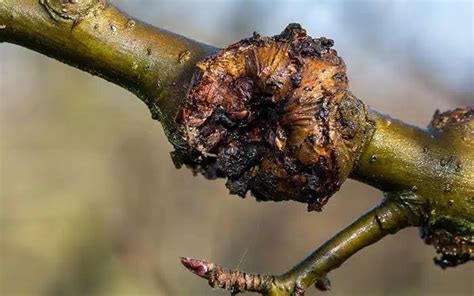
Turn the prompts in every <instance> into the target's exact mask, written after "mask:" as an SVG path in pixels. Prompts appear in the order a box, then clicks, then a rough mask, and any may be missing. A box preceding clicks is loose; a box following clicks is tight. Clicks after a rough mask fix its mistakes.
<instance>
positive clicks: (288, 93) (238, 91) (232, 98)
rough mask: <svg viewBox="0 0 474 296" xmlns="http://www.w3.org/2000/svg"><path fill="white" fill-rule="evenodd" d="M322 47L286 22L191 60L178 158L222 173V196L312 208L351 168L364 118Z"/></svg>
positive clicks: (335, 61)
mask: <svg viewBox="0 0 474 296" xmlns="http://www.w3.org/2000/svg"><path fill="white" fill-rule="evenodd" d="M332 45H333V41H332V40H330V39H326V38H324V37H321V38H317V39H313V38H311V37H310V36H308V35H307V34H306V31H305V30H304V29H303V28H301V26H300V25H298V24H290V25H289V26H288V27H287V28H286V29H285V30H284V31H283V32H282V33H281V34H280V35H276V36H273V37H261V36H260V35H258V34H256V33H255V34H254V36H253V37H251V38H248V39H244V40H242V41H240V42H238V43H235V44H233V45H231V46H229V47H228V48H226V49H223V50H221V51H219V52H218V53H216V54H214V55H213V56H211V57H209V58H207V59H206V60H204V61H202V62H200V63H199V64H198V65H197V68H198V70H197V72H196V74H195V76H194V78H193V84H192V87H191V89H190V91H189V93H188V95H187V98H186V102H185V104H184V107H183V109H182V110H181V112H180V114H179V116H178V118H177V123H178V124H179V126H180V129H181V131H182V134H183V138H184V140H185V142H186V143H187V147H186V148H185V149H184V150H185V152H184V154H185V156H184V157H183V155H180V157H181V159H183V158H184V164H185V165H187V166H188V167H190V168H192V169H193V170H194V172H196V173H201V174H203V175H204V176H205V177H207V178H210V179H213V178H220V177H223V178H227V180H228V181H227V184H226V185H227V187H228V188H229V190H230V192H231V193H232V194H238V195H240V196H242V197H244V196H245V195H246V193H247V192H248V191H250V192H251V193H252V194H253V195H254V196H255V197H256V198H257V200H273V201H281V200H296V201H299V202H304V203H307V204H308V210H316V211H320V210H321V208H322V206H323V205H324V204H325V203H326V202H327V201H328V199H329V197H330V196H331V195H332V194H333V193H334V192H336V191H337V190H338V189H339V188H340V186H341V184H342V183H343V182H344V180H345V179H346V178H347V177H348V175H349V173H350V172H351V170H352V167H353V165H354V162H355V161H356V160H357V158H358V156H359V154H360V151H361V148H362V146H363V143H364V140H365V139H366V138H367V135H366V131H367V128H366V127H367V126H368V119H367V108H366V106H365V105H364V104H363V103H362V102H361V101H359V100H358V99H356V98H355V97H353V96H352V95H351V94H350V92H349V91H348V80H347V76H346V66H345V64H344V61H343V60H342V59H341V58H340V57H339V56H338V55H337V52H336V51H335V50H334V49H332V48H331V47H332ZM181 154H182V152H181Z"/></svg>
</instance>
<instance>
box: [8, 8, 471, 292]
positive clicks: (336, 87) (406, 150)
mask: <svg viewBox="0 0 474 296" xmlns="http://www.w3.org/2000/svg"><path fill="white" fill-rule="evenodd" d="M0 42H11V43H15V44H18V45H21V46H25V47H27V48H30V49H32V50H35V51H37V52H41V53H43V54H45V55H47V56H49V57H52V58H55V59H57V60H60V61H62V62H64V63H66V64H69V65H71V66H73V67H76V68H79V69H82V70H85V71H88V72H89V73H91V74H94V75H97V76H100V77H102V78H104V79H106V80H108V81H110V82H112V83H115V84H117V85H120V86H122V87H124V88H126V89H128V90H130V91H131V92H133V93H134V94H136V95H137V96H138V97H139V98H140V99H141V100H142V101H144V102H145V103H146V104H147V106H148V107H149V108H150V111H151V113H152V117H153V118H154V119H157V120H159V121H160V122H161V123H162V124H163V127H164V129H165V131H166V134H167V136H168V139H169V140H170V142H171V143H172V144H173V145H174V147H175V150H176V151H175V153H174V160H175V161H176V164H177V165H178V166H179V165H182V164H186V165H187V166H189V167H191V168H193V169H194V170H195V171H198V172H200V173H203V174H204V175H205V176H207V177H208V178H217V177H225V178H227V179H228V184H227V185H228V187H229V189H230V191H231V193H233V194H239V195H241V196H245V194H246V192H247V191H251V192H252V193H253V194H254V195H255V196H256V197H257V198H258V199H260V200H274V201H280V200H296V201H300V202H305V203H308V209H309V210H321V207H322V206H323V205H324V204H325V203H326V202H327V200H328V199H329V197H330V196H331V195H332V194H333V193H334V192H336V191H337V190H338V189H339V187H340V185H341V184H342V182H344V180H345V179H346V178H347V177H351V178H354V179H357V180H359V181H362V182H364V183H367V184H370V185H372V186H375V187H377V188H379V189H381V190H382V191H384V192H385V194H384V199H383V201H382V202H381V203H380V205H378V206H376V207H375V208H374V209H373V210H371V211H369V212H368V213H367V214H365V215H363V216H361V217H360V218H359V219H357V220H356V221H355V222H354V223H353V224H352V225H350V226H348V227H347V228H346V229H344V230H342V231H341V232H339V233H338V234H337V235H336V236H334V237H333V238H332V239H330V240H329V241H327V242H326V243H325V244H323V245H322V246H321V247H320V248H318V249H317V250H315V251H314V252H313V253H312V254H311V255H310V256H309V257H308V258H306V259H304V260H303V261H302V262H301V263H299V264H298V265H296V266H295V267H294V268H292V269H291V270H290V271H288V272H287V273H285V274H283V275H281V276H270V275H268V276H267V275H252V274H247V273H244V272H241V271H229V270H225V269H223V268H221V267H219V266H218V265H215V264H213V263H207V262H204V261H201V260H195V259H189V258H184V259H182V262H183V264H184V265H185V266H186V267H187V268H188V269H190V270H191V271H193V272H194V273H196V274H197V275H199V276H201V277H204V278H206V279H208V280H209V283H210V284H211V285H212V286H214V287H221V288H225V289H228V290H231V291H232V292H233V293H238V292H242V291H254V292H258V293H261V294H265V295H272V296H276V295H278V296H282V295H285V296H287V295H303V294H304V291H305V290H306V289H307V288H308V287H310V286H311V285H312V284H316V286H317V287H318V288H319V289H321V290H327V289H329V280H327V277H326V275H327V273H329V272H330V271H331V270H333V269H334V268H337V267H338V266H340V265H341V264H342V263H343V262H344V261H345V260H346V259H347V258H349V257H350V256H352V255H353V254H355V253H356V252H357V251H359V250H360V249H362V248H364V247H366V246H368V245H370V244H373V243H375V242H377V241H378V240H380V239H382V238H383V237H384V236H385V235H387V234H392V233H395V232H397V231H398V230H400V229H402V228H405V227H410V226H414V227H421V228H422V237H423V239H424V240H425V242H426V243H428V244H433V245H434V246H435V248H436V250H437V252H438V253H440V254H441V257H440V258H439V259H436V261H435V262H436V263H437V264H438V265H440V266H441V267H443V268H446V267H451V266H456V265H458V264H462V263H465V262H467V261H470V260H472V259H474V252H473V249H474V111H473V108H472V107H465V108H458V109H456V110H454V111H449V112H445V113H442V114H440V113H436V114H435V116H434V119H433V121H432V123H431V124H430V126H429V128H428V129H427V130H424V129H419V128H416V127H413V126H409V125H407V124H404V123H403V122H400V121H398V120H395V119H391V118H389V117H388V116H385V115H382V114H380V113H377V112H375V111H373V110H371V109H370V108H368V107H367V106H365V105H364V104H363V103H362V102H361V101H360V100H358V99H357V98H356V97H355V96H354V95H352V94H351V93H350V92H349V90H348V85H347V78H346V76H345V75H346V74H345V65H344V62H343V61H342V59H341V58H340V57H338V56H337V53H336V52H335V51H334V50H333V49H331V46H332V44H333V43H332V41H331V40H329V39H326V38H318V39H313V38H311V37H310V36H308V35H307V34H306V32H305V31H304V30H303V29H302V28H301V27H300V26H299V25H295V24H293V25H290V26H289V27H288V28H287V29H285V31H283V33H282V34H280V35H277V36H274V37H271V38H269V37H261V36H258V35H254V36H253V37H252V38H249V39H246V40H243V41H241V42H239V43H236V44H234V45H231V46H230V47H228V48H227V49H224V50H220V51H219V50H218V49H216V48H214V47H212V46H208V45H205V44H202V43H199V42H196V41H193V40H190V39H187V38H185V37H182V36H179V35H176V34H173V33H170V32H167V31H164V30H161V29H158V28H155V27H152V26H149V25H147V24H144V23H142V22H140V21H137V20H134V19H132V18H130V17H128V16H126V15H125V14H123V13H121V12H120V11H119V10H117V9H116V8H115V7H113V6H111V5H109V4H108V3H107V2H106V1H105V0H74V1H72V0H70V1H65V0H39V1H38V0H21V1H20V0H3V1H0ZM196 66H197V67H196Z"/></svg>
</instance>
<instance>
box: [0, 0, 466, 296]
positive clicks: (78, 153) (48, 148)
mask: <svg viewBox="0 0 474 296" xmlns="http://www.w3.org/2000/svg"><path fill="white" fill-rule="evenodd" d="M110 2H112V3H113V4H115V5H117V6H118V7H120V8H121V9H123V10H124V11H127V13H129V14H130V15H133V16H136V17H138V18H139V19H142V20H145V21H147V22H149V23H151V24H154V25H156V26H159V27H163V28H166V29H168V30H171V31H174V32H178V33H180V34H183V35H186V36H188V37H191V38H193V39H197V40H201V41H204V42H207V43H209V44H214V45H217V46H225V45H227V44H229V43H233V42H235V41H237V40H239V39H242V38H245V37H248V36H251V34H252V32H253V31H258V32H259V33H261V34H265V35H273V34H277V33H279V32H280V31H281V30H282V29H283V28H284V27H285V26H286V24H288V23H290V22H299V23H301V24H302V25H303V26H304V27H305V28H306V29H307V30H308V32H309V33H310V34H311V35H313V36H315V37H316V36H326V37H329V38H333V39H334V40H335V48H336V49H337V50H338V52H339V54H340V55H341V56H342V57H344V59H345V61H346V63H347V66H348V71H349V78H350V83H351V89H352V90H353V92H354V93H355V94H356V95H357V96H358V97H359V98H361V99H363V100H364V101H365V103H367V104H369V105H370V106H372V107H373V108H375V109H377V110H379V111H381V112H385V113H388V114H390V115H392V116H393V117H397V118H400V119H403V120H405V121H407V122H410V123H412V124H416V125H419V126H426V125H427V124H428V122H429V121H430V119H431V116H432V114H433V113H434V111H435V109H440V110H447V109H450V108H454V107H456V106H460V105H466V104H473V103H474V96H473V85H474V83H473V82H474V81H473V79H474V75H473V68H474V67H473V63H474V59H473V55H474V54H473V50H474V37H473V36H474V29H473V27H474V20H473V19H474V18H473V17H474V3H473V2H472V1H448V0H446V1H435V0H433V1H391V2H388V1H337V2H335V1H330V0H327V1H270V0H269V1H230V0H229V1H190V0H189V1H176V0H174V1H171V0H170V1H152V0H148V1H145V0H143V1H138V0H137V1H125V0H122V1H119V0H115V1H113V0H111V1H110ZM171 150H172V148H171V146H170V144H169V143H168V142H167V140H166V138H165V136H164V134H163V131H162V129H161V127H160V125H159V124H158V123H157V122H155V121H153V120H151V118H150V115H149V112H148V110H147V108H146V107H145V105H144V104H142V103H141V102H139V101H138V100H137V99H136V98H135V97H134V96H133V95H131V94H130V93H128V92H126V91H125V90H123V89H120V88H119V87H116V86H114V85H112V84H109V83H107V82H105V81H103V80H101V79H99V78H95V77H92V76H90V75H89V74H86V73H83V72H80V71H78V70H75V69H73V68H70V67H68V66H65V65H62V64H60V63H59V62H56V61H54V60H51V59H48V58H46V57H44V56H41V55H39V54H36V53H33V52H31V51H28V50H26V49H23V48H20V47H17V46H14V45H9V44H2V45H0V294H1V295H6V296H7V295H13V296H16V295H53V296H55V295H58V296H59V295H119V296H122V295H123V296H126V295H165V296H167V295H172V296H173V295H197V296H200V295H228V294H227V293H223V292H221V291H213V290H211V289H210V288H209V287H208V286H207V283H206V282H205V281H203V280H200V279H198V278H197V277H195V276H193V275H191V274H190V273H189V272H188V271H186V270H185V269H184V268H183V267H182V266H181V265H180V264H179V262H178V257H179V256H192V257H198V258H205V259H209V260H212V261H215V262H219V263H222V264H223V265H224V266H228V267H240V268H242V269H244V270H246V271H253V272H262V273H281V272H284V271H286V270H287V269H288V268H289V267H290V266H292V265H293V264H295V263H296V262H298V261H299V260H300V259H302V258H303V257H305V256H306V255H307V254H308V253H309V252H311V251H312V250H313V249H314V248H315V247H317V246H318V245H319V244H321V243H322V242H324V241H325V240H326V239H328V238H329V237H331V236H332V235H333V234H335V233H336V232H337V231H338V230H339V229H341V228H343V227H344V226H346V225H347V224H349V223H350V222H351V221H352V220H354V219H355V218H356V217H357V216H358V215H360V214H361V213H362V212H364V211H365V210H367V209H368V208H370V207H371V206H373V205H374V204H375V203H377V201H378V200H379V199H380V197H381V193H380V192H378V191H377V190H374V189H372V188H370V187H368V186H366V185H364V184H360V183H357V182H355V181H348V182H346V184H345V185H344V186H343V187H342V189H341V191H340V192H339V193H337V194H336V195H335V196H334V197H333V198H332V199H331V200H330V202H329V204H328V205H327V206H326V207H325V209H324V211H323V212H322V213H315V212H313V213H307V212H306V207H305V205H303V204H297V203H289V202H287V203H257V202H255V200H254V199H253V198H251V197H248V198H247V199H240V198H238V197H236V196H231V195H229V194H228V193H227V190H226V189H225V187H224V181H207V180H204V179H203V178H202V177H193V176H192V174H191V172H190V171H188V170H186V169H181V170H176V169H175V168H174V166H173V164H172V162H171V160H170V157H169V152H170V151H171ZM434 255H435V252H434V248H433V247H431V246H425V245H424V244H423V242H422V241H421V240H420V239H419V234H418V230H417V229H409V230H404V231H401V232H400V233H398V234H397V235H395V236H390V237H387V238H385V239H384V240H382V241H381V242H380V243H378V244H376V245H374V246H371V247H369V248H367V249H365V250H363V251H361V252H360V253H358V254H356V255H355V256H354V257H353V258H351V259H350V260H349V261H347V262H346V263H345V264H344V265H343V267H342V268H340V269H338V270H335V271H334V272H332V273H331V274H330V279H331V280H332V283H333V290H332V292H330V293H327V295H473V294H474V264H472V263H471V264H467V265H464V266H461V267H458V268H456V269H450V270H446V271H443V270H441V269H440V268H438V267H435V266H434V264H433V262H432V258H433V257H434ZM316 294H317V292H316V290H310V291H308V295H316ZM318 295H319V294H318Z"/></svg>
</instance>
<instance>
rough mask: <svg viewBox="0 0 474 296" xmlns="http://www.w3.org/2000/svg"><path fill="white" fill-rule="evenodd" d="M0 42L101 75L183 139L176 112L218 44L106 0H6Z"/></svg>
mask: <svg viewBox="0 0 474 296" xmlns="http://www.w3.org/2000/svg"><path fill="white" fill-rule="evenodd" d="M0 25H1V26H2V28H1V29H0V42H11V43H15V44H18V45H21V46H24V47H27V48H29V49H32V50H34V51H37V52H40V53H42V54H44V55H47V56H49V57H51V58H54V59H57V60H59V61H61V62H63V63H66V64H68V65H71V66H73V67H76V68H79V69H81V70H84V71H87V72H89V73H91V74H93V75H97V76H100V77H102V78H104V79H106V80H108V81H110V82H112V83H115V84H117V85H119V86H121V87H123V88H125V89H127V90H129V91H131V92H132V93H134V94H135V95H137V96H138V97H139V98H140V99H141V100H143V101H144V102H145V103H146V104H147V106H148V107H149V108H150V111H151V113H152V116H153V118H155V119H158V120H160V121H161V122H162V124H163V127H164V128H165V131H166V132H167V136H168V137H169V139H170V141H172V142H173V143H174V142H177V141H179V137H177V135H176V124H175V122H174V116H175V115H176V113H177V111H178V108H179V107H180V105H181V104H182V101H183V98H184V97H185V94H186V90H187V86H188V84H189V82H190V81H191V77H192V75H193V72H194V67H195V64H196V62H197V61H198V60H200V59H202V58H204V57H205V56H208V55H209V54H211V53H213V52H215V51H216V50H217V49H216V48H215V47H212V46H209V45H205V44H203V43H200V42H196V41H194V40H191V39H188V38H185V37H182V36H179V35H177V34H174V33H171V32H168V31H165V30H162V29H159V28H156V27H153V26H150V25H148V24H145V23H143V22H140V21H138V20H135V19H133V18H131V17H129V16H127V15H126V14H124V13H122V12H120V11H119V10H118V9H117V8H115V7H114V6H112V5H110V4H108V3H107V2H106V1H103V0H78V1H69V2H68V1H62V0H41V1H39V0H3V1H1V2H0Z"/></svg>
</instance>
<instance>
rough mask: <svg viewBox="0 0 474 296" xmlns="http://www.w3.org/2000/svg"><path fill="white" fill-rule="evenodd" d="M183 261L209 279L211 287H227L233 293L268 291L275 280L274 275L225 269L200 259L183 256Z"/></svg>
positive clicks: (197, 273)
mask: <svg viewBox="0 0 474 296" xmlns="http://www.w3.org/2000/svg"><path fill="white" fill-rule="evenodd" d="M181 263H182V264H183V265H184V266H185V267H186V268H187V269H189V270H190V271H191V272H192V273H194V274H196V275H198V276H200V277H202V278H205V279H207V280H208V282H209V285H210V286H211V287H213V288H221V289H225V290H228V291H230V292H232V294H238V293H241V292H244V291H249V292H257V293H266V292H267V291H269V289H270V287H271V285H272V283H273V282H274V277H273V276H268V275H260V274H250V273H245V272H242V271H239V270H228V269H223V268H222V267H220V266H219V265H216V264H214V263H209V262H206V261H203V260H199V259H193V258H186V257H181Z"/></svg>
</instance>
